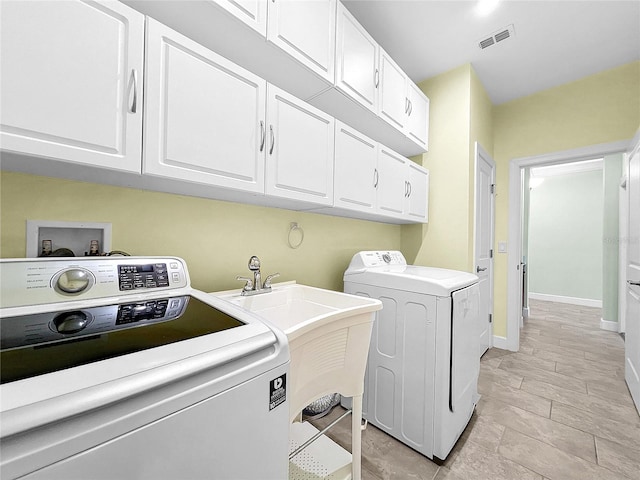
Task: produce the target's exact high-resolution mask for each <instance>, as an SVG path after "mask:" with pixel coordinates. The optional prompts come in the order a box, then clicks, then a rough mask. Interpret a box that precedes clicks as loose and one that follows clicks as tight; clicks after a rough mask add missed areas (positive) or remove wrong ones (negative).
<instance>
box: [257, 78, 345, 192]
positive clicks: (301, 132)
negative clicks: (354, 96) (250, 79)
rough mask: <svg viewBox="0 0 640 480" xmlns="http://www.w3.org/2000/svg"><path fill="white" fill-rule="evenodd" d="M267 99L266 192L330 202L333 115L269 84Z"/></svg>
mask: <svg viewBox="0 0 640 480" xmlns="http://www.w3.org/2000/svg"><path fill="white" fill-rule="evenodd" d="M267 103H268V105H267V125H268V128H267V139H266V145H265V150H266V151H267V160H266V164H267V165H266V189H265V191H266V193H267V195H270V196H273V197H280V198H287V199H292V200H299V201H304V202H310V203H313V204H317V205H331V204H332V203H333V146H334V119H333V117H331V116H329V115H327V114H326V113H324V112H322V111H320V110H318V109H316V108H314V107H312V106H311V105H308V104H307V103H305V102H303V101H301V100H299V99H297V98H296V97H294V96H293V95H290V94H288V93H287V92H285V91H283V90H280V89H279V88H276V87H274V86H272V85H269V87H268V102H267Z"/></svg>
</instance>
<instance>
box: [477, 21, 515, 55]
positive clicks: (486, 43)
mask: <svg viewBox="0 0 640 480" xmlns="http://www.w3.org/2000/svg"><path fill="white" fill-rule="evenodd" d="M515 34H516V32H515V30H514V28H513V24H511V25H509V26H507V27H504V28H501V29H500V30H497V31H495V32H493V33H492V34H491V35H488V36H487V37H486V38H483V39H482V40H480V41H479V42H478V46H479V47H480V49H481V50H484V49H485V48H487V47H490V46H491V45H495V44H496V43H498V42H502V41H503V40H506V39H508V38H511V37H513V36H515Z"/></svg>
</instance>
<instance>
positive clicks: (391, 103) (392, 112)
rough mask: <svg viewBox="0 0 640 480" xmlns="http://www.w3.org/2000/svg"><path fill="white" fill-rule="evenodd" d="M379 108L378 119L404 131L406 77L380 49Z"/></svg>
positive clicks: (406, 108)
mask: <svg viewBox="0 0 640 480" xmlns="http://www.w3.org/2000/svg"><path fill="white" fill-rule="evenodd" d="M379 106H380V113H379V114H380V117H382V118H383V119H384V120H386V121H387V122H389V123H390V124H391V125H393V126H394V127H396V128H397V129H398V130H404V129H405V126H406V123H407V119H408V112H409V99H408V98H407V76H406V75H405V73H404V72H403V71H402V69H401V68H400V67H399V66H398V65H397V64H396V63H395V62H394V61H393V60H392V59H391V57H390V56H389V55H387V52H385V51H384V50H382V49H380V99H379Z"/></svg>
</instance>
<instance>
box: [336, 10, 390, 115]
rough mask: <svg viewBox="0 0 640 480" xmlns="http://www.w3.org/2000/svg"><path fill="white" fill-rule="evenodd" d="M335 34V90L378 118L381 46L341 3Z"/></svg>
mask: <svg viewBox="0 0 640 480" xmlns="http://www.w3.org/2000/svg"><path fill="white" fill-rule="evenodd" d="M336 32H337V33H336V88H338V90H340V91H342V92H343V93H346V94H347V95H348V96H349V97H351V98H353V99H354V100H355V101H357V102H358V103H360V104H361V105H363V106H364V107H366V108H368V109H369V110H371V111H372V112H373V113H376V114H377V109H378V85H379V84H380V77H379V72H378V44H377V43H376V41H375V40H374V39H373V37H372V36H371V35H369V34H368V33H367V31H366V30H365V29H364V28H363V27H362V25H360V24H359V23H358V21H357V20H356V19H355V18H354V16H353V15H351V13H349V11H348V10H347V9H346V7H345V6H344V5H343V4H342V3H341V2H339V4H338V20H337V26H336Z"/></svg>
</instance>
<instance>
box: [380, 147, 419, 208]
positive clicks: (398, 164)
mask: <svg viewBox="0 0 640 480" xmlns="http://www.w3.org/2000/svg"><path fill="white" fill-rule="evenodd" d="M410 162H411V160H409V159H408V158H405V157H403V156H402V155H399V154H398V153H396V152H394V151H393V150H391V149H390V148H387V147H385V146H383V145H380V149H379V151H378V179H377V202H378V210H379V211H380V212H381V213H383V214H386V215H391V216H394V217H402V216H403V215H404V209H405V198H406V192H407V183H406V182H407V168H408V167H407V165H408V164H409V163H410Z"/></svg>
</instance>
